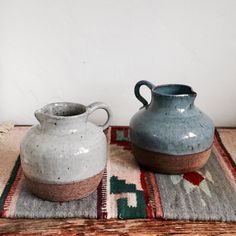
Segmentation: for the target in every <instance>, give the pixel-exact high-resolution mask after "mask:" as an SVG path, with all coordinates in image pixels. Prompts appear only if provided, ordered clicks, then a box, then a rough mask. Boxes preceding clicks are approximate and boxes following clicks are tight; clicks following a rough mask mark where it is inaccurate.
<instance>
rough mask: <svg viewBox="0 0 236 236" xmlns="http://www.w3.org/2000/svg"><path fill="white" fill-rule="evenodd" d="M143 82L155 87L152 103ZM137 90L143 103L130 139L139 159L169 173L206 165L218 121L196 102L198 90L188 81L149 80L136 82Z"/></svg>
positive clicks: (152, 90)
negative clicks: (157, 83)
mask: <svg viewBox="0 0 236 236" xmlns="http://www.w3.org/2000/svg"><path fill="white" fill-rule="evenodd" d="M142 85H145V86H147V87H148V88H149V89H150V90H151V93H152V98H151V102H150V104H148V102H147V101H146V99H145V98H143V97H142V95H141V94H140V87H141V86H142ZM134 92H135V96H136V98H137V99H138V100H139V101H140V102H141V103H142V104H143V107H142V108H141V109H140V110H139V111H138V112H137V113H136V114H135V115H134V116H133V117H132V119H131V121H130V140H131V144H132V150H133V154H134V156H135V158H136V160H137V161H138V163H139V164H140V165H141V166H143V167H144V168H147V169H149V170H152V171H155V172H161V173H168V174H179V173H186V172H191V171H195V170H198V169H200V168H201V167H203V166H204V165H205V164H206V162H207V160H208V158H209V156H210V153H211V146H212V143H213V138H214V124H213V122H212V121H211V119H210V118H209V117H208V116H207V115H205V114H204V113H203V112H202V111H201V110H199V109H198V108H197V107H196V106H195V105H194V100H195V98H196V96H197V94H196V92H194V91H193V90H192V88H191V87H189V86H187V85H182V84H166V85H160V86H154V85H153V84H152V83H150V82H148V81H145V80H143V81H139V82H138V83H137V84H136V85H135V89H134Z"/></svg>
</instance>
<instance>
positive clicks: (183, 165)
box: [132, 144, 211, 174]
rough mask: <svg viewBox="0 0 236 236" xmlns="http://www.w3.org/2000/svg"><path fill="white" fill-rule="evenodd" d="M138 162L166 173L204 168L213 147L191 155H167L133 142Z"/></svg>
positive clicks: (149, 168) (147, 167)
mask: <svg viewBox="0 0 236 236" xmlns="http://www.w3.org/2000/svg"><path fill="white" fill-rule="evenodd" d="M132 150H133V154H134V156H135V158H136V160H137V162H138V163H139V164H140V165H141V166H142V167H144V168H145V169H148V170H151V171H154V172H159V173H164V174H183V173H187V172H192V171H196V170H198V169H200V168H202V167H203V166H204V165H205V164H206V163H207V161H208V158H209V156H210V154H211V147H210V148H209V149H207V150H206V151H203V152H199V153H195V154H190V155H179V156H175V155H167V154H163V153H157V152H151V151H148V150H145V149H142V148H139V147H137V146H136V145H134V144H132Z"/></svg>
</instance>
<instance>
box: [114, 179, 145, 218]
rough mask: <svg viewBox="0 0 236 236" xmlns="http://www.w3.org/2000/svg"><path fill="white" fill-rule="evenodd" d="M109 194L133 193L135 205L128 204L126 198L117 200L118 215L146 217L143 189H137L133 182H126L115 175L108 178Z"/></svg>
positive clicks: (122, 216) (123, 216) (120, 216)
mask: <svg viewBox="0 0 236 236" xmlns="http://www.w3.org/2000/svg"><path fill="white" fill-rule="evenodd" d="M110 185H111V191H110V192H111V194H120V193H135V194H136V205H137V207H132V206H128V200H127V198H124V197H122V198H119V199H118V200H117V207H118V209H117V210H118V217H119V218H120V219H127V218H146V217H147V214H146V207H145V200H144V194H143V191H140V190H137V189H136V186H135V184H126V182H125V180H119V179H118V178H117V177H116V176H112V177H111V178H110Z"/></svg>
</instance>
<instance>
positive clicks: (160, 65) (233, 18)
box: [0, 0, 236, 126]
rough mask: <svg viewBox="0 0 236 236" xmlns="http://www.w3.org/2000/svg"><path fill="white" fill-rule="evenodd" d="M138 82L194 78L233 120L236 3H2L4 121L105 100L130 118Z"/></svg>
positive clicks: (208, 100)
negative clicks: (56, 105)
mask: <svg viewBox="0 0 236 236" xmlns="http://www.w3.org/2000/svg"><path fill="white" fill-rule="evenodd" d="M141 79H146V80H149V81H152V82H153V83H155V84H163V83H185V84H189V85H191V86H192V87H193V88H194V89H195V90H196V91H197V92H198V97H197V100H196V104H197V105H198V106H199V107H200V108H201V109H202V110H203V111H205V112H206V113H208V114H209V116H211V117H212V119H213V120H214V122H215V124H216V125H221V126H223V125H229V126H233V125H234V126H236V104H235V103H236V1H235V0H178V1H176V0H136V1H135V0H116V1H115V0H100V1H98V0H94V1H92V0H86V1H85V0H84V1H80V0H15V1H13V0H0V121H4V120H12V121H14V122H15V123H18V124H31V123H35V122H36V120H35V118H34V116H33V111H34V110H35V109H37V108H40V107H41V106H43V105H45V104H47V103H50V102H55V101H74V102H79V103H83V104H89V103H91V102H93V101H97V100H99V101H104V102H106V103H108V104H109V105H110V106H111V107H112V109H113V113H114V119H113V124H128V122H129V119H130V118H131V116H132V115H133V114H134V113H135V112H136V111H137V109H138V108H139V107H140V106H141V104H140V103H139V102H138V101H137V100H136V99H135V97H134V94H133V87H134V85H135V83H136V82H137V81H138V80H141ZM142 90H143V93H144V94H145V93H146V94H147V96H148V95H149V91H148V90H147V89H146V90H145V89H142ZM94 116H95V117H100V120H101V119H102V113H101V112H98V113H97V115H94ZM103 118H104V117H103Z"/></svg>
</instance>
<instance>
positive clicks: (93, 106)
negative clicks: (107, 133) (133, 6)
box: [86, 102, 112, 130]
mask: <svg viewBox="0 0 236 236" xmlns="http://www.w3.org/2000/svg"><path fill="white" fill-rule="evenodd" d="M86 108H87V110H88V116H89V115H90V114H92V113H93V112H94V111H96V110H98V109H103V110H105V111H106V113H107V120H106V122H105V123H104V124H103V125H98V126H99V127H102V129H103V130H105V129H106V128H107V127H108V126H109V125H110V121H111V117H112V113H111V109H110V108H109V107H108V106H107V105H106V104H105V103H102V102H94V103H92V104H90V105H88V106H87V107H86Z"/></svg>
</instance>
